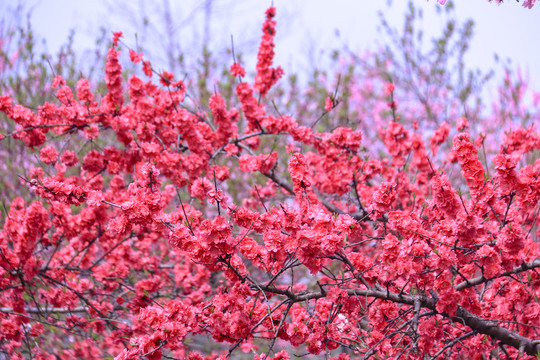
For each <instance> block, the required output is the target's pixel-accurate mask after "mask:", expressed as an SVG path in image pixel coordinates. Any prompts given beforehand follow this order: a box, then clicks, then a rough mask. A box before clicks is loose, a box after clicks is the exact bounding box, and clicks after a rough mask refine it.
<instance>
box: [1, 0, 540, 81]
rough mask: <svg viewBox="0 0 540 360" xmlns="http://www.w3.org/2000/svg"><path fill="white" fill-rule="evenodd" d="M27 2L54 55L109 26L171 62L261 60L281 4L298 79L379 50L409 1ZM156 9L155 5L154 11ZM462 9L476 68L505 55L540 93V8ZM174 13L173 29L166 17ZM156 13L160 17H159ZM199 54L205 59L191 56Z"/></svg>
mask: <svg viewBox="0 0 540 360" xmlns="http://www.w3.org/2000/svg"><path fill="white" fill-rule="evenodd" d="M413 2H414V4H415V5H416V6H417V7H419V8H421V9H423V11H424V19H423V21H422V24H423V28H424V30H425V33H426V36H428V35H429V34H439V33H440V31H441V27H442V25H443V24H442V23H441V22H440V20H438V18H437V17H436V16H435V9H436V8H437V7H441V6H442V5H440V4H438V3H437V1H435V0H431V1H426V0H413ZM15 3H16V1H15V0H13V1H11V0H2V1H0V11H1V13H2V14H4V15H3V16H5V15H6V14H7V13H6V12H5V11H3V8H5V7H6V6H10V5H11V6H12V5H13V4H15ZM24 3H25V4H27V5H29V7H31V8H32V9H33V10H32V17H31V23H32V26H33V27H34V29H35V30H36V33H37V34H38V35H39V36H41V37H43V38H44V39H46V42H47V47H48V50H49V51H51V52H54V51H56V50H57V49H58V48H59V46H60V45H61V44H63V43H64V42H65V40H66V39H67V36H68V34H69V31H70V29H75V31H76V37H75V48H76V50H79V51H82V50H84V49H89V48H92V46H93V44H94V41H95V39H96V37H97V34H98V29H99V27H100V26H105V27H106V29H107V30H108V31H109V32H111V33H112V31H123V32H124V41H125V43H126V44H128V45H130V46H134V45H135V44H136V43H141V42H145V45H147V44H148V43H150V44H152V45H154V46H155V47H156V48H158V49H160V50H159V51H156V52H155V53H154V54H152V56H155V57H163V56H164V55H163V54H164V52H165V51H167V49H171V48H173V47H174V48H177V49H178V50H179V51H181V52H183V53H186V54H187V55H186V56H191V57H192V58H197V56H199V54H200V52H197V51H199V50H198V49H200V44H201V43H202V42H203V41H204V40H209V42H210V44H211V48H213V47H215V48H217V47H218V46H219V47H220V48H223V44H225V46H228V45H229V44H230V43H231V36H232V38H233V39H234V43H235V49H237V50H238V51H241V52H243V53H245V54H251V55H252V56H255V55H256V52H257V47H258V39H259V37H260V33H261V30H260V28H261V24H262V21H263V19H264V11H265V9H266V8H267V7H268V6H269V5H271V4H273V5H274V6H275V7H276V8H277V13H278V16H277V22H278V25H277V37H276V59H275V63H277V64H279V65H281V66H282V67H283V68H284V70H285V72H286V73H295V72H302V71H305V70H307V69H309V68H310V67H311V66H312V65H313V63H314V62H318V61H321V59H322V58H324V55H325V54H327V53H328V52H329V50H328V49H332V48H340V47H343V46H347V47H348V48H349V49H351V50H352V51H362V50H366V49H371V50H376V49H377V48H378V46H379V45H380V44H382V43H384V40H383V37H382V34H381V32H380V31H379V30H378V24H379V23H380V21H379V16H378V13H379V12H383V13H384V15H385V17H386V18H387V20H388V22H389V23H390V24H392V25H394V26H396V27H397V28H398V29H400V28H401V27H402V24H403V18H404V13H405V9H406V4H407V1H405V0H394V1H393V2H392V5H391V6H387V0H376V1H375V0H335V1H332V2H329V1H328V0H309V1H307V0H273V1H266V0H257V1H253V0H213V1H212V0H205V1H203V0H199V1H195V0H176V1H175V0H157V1H154V2H148V1H144V0H132V1H120V0H116V1H110V0H93V1H82V0H34V1H25V2H24ZM209 3H210V4H211V7H209V8H207V9H210V11H209V12H205V4H209ZM149 4H155V5H154V8H152V5H149ZM455 5H456V6H455V7H456V14H457V18H458V20H460V21H464V20H466V19H468V18H472V19H473V20H474V21H475V23H476V26H475V36H474V38H473V41H472V43H471V47H470V51H469V54H468V56H467V57H466V61H467V64H468V65H469V66H471V67H477V68H481V69H487V68H489V67H492V66H493V64H494V60H493V59H494V54H495V53H497V54H498V55H499V56H500V57H501V58H503V59H507V58H508V59H511V61H512V64H513V65H514V66H519V67H520V68H521V69H522V71H523V72H524V73H528V74H529V76H530V79H531V83H532V86H533V87H534V88H537V89H540V46H538V44H539V43H538V34H540V4H537V6H535V7H533V9H530V10H529V9H525V8H523V7H522V6H521V4H519V3H517V2H516V1H515V0H507V1H506V2H505V3H503V4H501V5H496V4H494V3H488V1H487V0H456V1H455ZM167 8H168V10H169V11H168V13H169V14H170V18H169V20H170V21H169V22H168V23H167V21H166V19H165V18H164V16H163V15H162V14H163V13H164V10H166V9H167ZM160 13H161V14H160ZM152 14H157V15H156V16H154V17H152ZM205 14H206V15H205ZM0 16H2V15H0ZM145 17H146V18H147V19H146V20H148V23H149V25H148V27H147V29H148V30H147V31H146V32H145V31H141V25H140V24H141V23H142V22H143V21H144V19H145ZM137 24H138V25H137ZM167 26H168V28H167ZM151 29H155V30H160V29H161V31H162V32H163V31H167V30H168V31H170V32H171V33H172V34H173V35H174V36H173V37H172V38H173V39H177V41H175V44H172V43H167V42H166V41H164V40H163V38H160V37H159V36H151V35H150V34H151V32H152V31H150V30H151ZM136 33H137V37H136V35H135V34H136ZM145 33H146V34H147V35H145ZM338 34H339V35H338ZM195 49H197V50H195ZM191 52H197V53H196V54H193V55H191ZM154 60H156V59H153V63H154ZM164 66H166V65H164Z"/></svg>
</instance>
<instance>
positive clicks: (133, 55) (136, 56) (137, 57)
mask: <svg viewBox="0 0 540 360" xmlns="http://www.w3.org/2000/svg"><path fill="white" fill-rule="evenodd" d="M129 59H130V60H131V61H132V62H133V63H135V64H136V63H139V62H141V61H142V59H143V53H139V54H138V53H137V52H136V51H135V50H132V49H129Z"/></svg>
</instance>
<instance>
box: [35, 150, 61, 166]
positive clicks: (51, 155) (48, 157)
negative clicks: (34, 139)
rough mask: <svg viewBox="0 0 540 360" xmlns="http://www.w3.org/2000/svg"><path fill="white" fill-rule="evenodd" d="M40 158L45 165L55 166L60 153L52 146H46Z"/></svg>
mask: <svg viewBox="0 0 540 360" xmlns="http://www.w3.org/2000/svg"><path fill="white" fill-rule="evenodd" d="M39 158H40V160H41V161H43V162H44V163H45V164H53V163H54V162H56V159H57V158H58V153H57V152H56V150H55V148H53V147H52V146H51V145H47V146H44V147H43V148H42V149H41V151H40V152H39Z"/></svg>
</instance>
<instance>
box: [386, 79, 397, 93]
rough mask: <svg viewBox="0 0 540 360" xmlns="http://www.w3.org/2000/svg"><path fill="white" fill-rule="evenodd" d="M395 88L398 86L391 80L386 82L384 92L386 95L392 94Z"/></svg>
mask: <svg viewBox="0 0 540 360" xmlns="http://www.w3.org/2000/svg"><path fill="white" fill-rule="evenodd" d="M395 89H396V86H395V85H394V84H392V83H391V82H388V83H386V84H384V93H385V95H386V96H389V95H390V94H392V93H393V92H394V90H395Z"/></svg>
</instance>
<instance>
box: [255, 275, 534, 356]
mask: <svg viewBox="0 0 540 360" xmlns="http://www.w3.org/2000/svg"><path fill="white" fill-rule="evenodd" d="M260 288H262V289H263V290H265V291H268V292H272V293H275V294H281V295H285V296H287V297H288V298H289V299H290V300H291V301H293V302H302V301H309V300H313V299H320V298H324V297H326V294H323V293H322V292H304V293H298V294H296V293H293V292H291V291H289V290H284V289H277V288H275V287H274V286H264V285H261V286H260ZM347 293H348V294H349V295H351V296H352V295H356V296H363V297H371V298H376V299H381V300H388V301H392V302H394V303H398V304H405V305H410V306H415V305H416V306H418V305H417V304H418V303H420V305H421V307H423V308H427V309H430V310H433V311H434V312H435V313H437V314H439V315H441V316H444V317H446V318H448V319H450V320H452V321H453V322H456V323H460V324H463V325H466V326H468V327H469V328H471V329H472V330H473V331H476V332H478V333H480V334H485V335H489V336H490V337H491V338H493V339H496V340H499V341H500V342H501V343H503V344H506V345H509V346H512V347H514V348H516V349H518V350H519V351H520V352H524V353H526V354H528V355H532V356H536V354H537V353H538V352H539V351H540V341H538V340H533V339H529V338H527V337H524V336H521V335H519V334H518V333H516V332H513V331H511V330H508V329H506V328H504V327H500V326H498V325H497V322H495V321H492V320H490V319H485V318H482V317H480V316H477V315H474V314H472V313H470V312H468V311H467V310H465V309H464V308H462V307H461V306H458V307H457V310H456V315H455V316H451V315H449V314H447V313H440V312H438V311H437V308H436V305H437V300H436V299H433V298H429V297H427V296H425V295H405V294H398V293H394V292H390V291H387V290H374V289H369V290H367V289H348V290H347Z"/></svg>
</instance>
